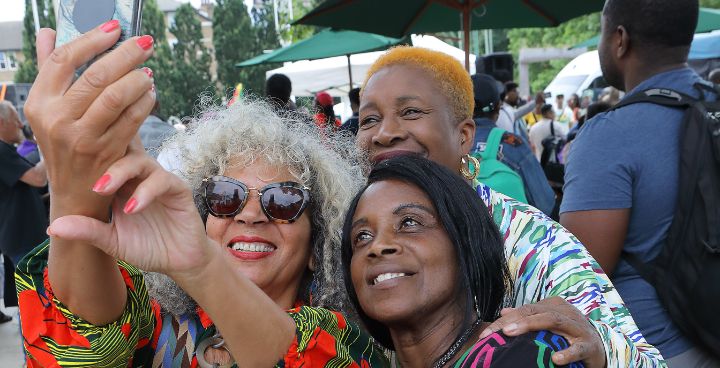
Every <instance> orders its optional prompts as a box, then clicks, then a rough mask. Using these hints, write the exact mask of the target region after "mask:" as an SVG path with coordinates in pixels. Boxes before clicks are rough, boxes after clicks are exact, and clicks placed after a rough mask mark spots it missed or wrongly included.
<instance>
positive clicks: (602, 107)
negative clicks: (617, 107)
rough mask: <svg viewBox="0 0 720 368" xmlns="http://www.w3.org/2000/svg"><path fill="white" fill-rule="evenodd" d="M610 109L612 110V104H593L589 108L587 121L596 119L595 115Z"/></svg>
mask: <svg viewBox="0 0 720 368" xmlns="http://www.w3.org/2000/svg"><path fill="white" fill-rule="evenodd" d="M610 108H612V106H610V104H609V103H607V102H602V101H599V102H595V103H592V104H590V106H588V107H587V112H586V113H585V120H586V121H587V120H590V119H592V118H593V117H595V115H597V114H600V113H603V112H605V111H608V110H610Z"/></svg>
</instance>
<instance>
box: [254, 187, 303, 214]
mask: <svg viewBox="0 0 720 368" xmlns="http://www.w3.org/2000/svg"><path fill="white" fill-rule="evenodd" d="M304 201H305V196H304V195H303V191H302V189H299V188H293V187H277V188H270V189H268V190H266V191H265V192H264V193H263V195H262V205H263V207H264V208H265V211H267V213H268V215H270V216H272V217H273V218H276V219H278V220H290V219H292V218H295V217H297V216H298V215H299V214H300V210H302V208H303V202H304Z"/></svg>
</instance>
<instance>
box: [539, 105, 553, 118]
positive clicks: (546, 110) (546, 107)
mask: <svg viewBox="0 0 720 368" xmlns="http://www.w3.org/2000/svg"><path fill="white" fill-rule="evenodd" d="M550 111H553V105H550V104H545V105H543V106H542V107H541V108H540V113H541V114H543V115H545V114H547V113H549V112H550Z"/></svg>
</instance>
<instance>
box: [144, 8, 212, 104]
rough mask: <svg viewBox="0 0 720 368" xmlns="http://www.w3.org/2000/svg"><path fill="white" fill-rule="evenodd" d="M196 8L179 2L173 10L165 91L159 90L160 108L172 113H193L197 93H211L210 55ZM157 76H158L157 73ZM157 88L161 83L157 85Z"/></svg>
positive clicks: (197, 96) (197, 97)
mask: <svg viewBox="0 0 720 368" xmlns="http://www.w3.org/2000/svg"><path fill="white" fill-rule="evenodd" d="M197 17H198V15H197V12H196V10H195V9H194V8H193V7H192V6H191V5H190V4H183V5H182V6H180V7H179V8H178V9H177V10H176V12H175V24H173V25H172V26H171V27H170V32H171V33H172V34H173V35H174V36H175V38H177V43H175V46H174V47H173V49H172V50H170V60H171V61H172V62H171V66H170V67H169V69H165V70H166V71H167V72H166V73H163V75H162V78H164V79H167V86H168V88H167V90H164V91H162V92H161V94H162V96H161V103H162V109H163V110H162V111H163V112H165V113H166V114H170V115H175V116H180V117H184V116H189V115H192V114H193V110H192V108H193V106H195V105H196V104H197V102H198V99H199V96H201V95H203V94H205V93H207V92H210V93H213V92H214V87H213V84H212V80H211V76H210V54H209V53H208V50H207V49H206V48H205V46H204V45H203V41H202V39H203V35H202V28H201V24H200V21H199V20H198V18H197ZM159 77H160V76H159ZM157 87H158V89H160V88H162V87H163V85H158V86H157Z"/></svg>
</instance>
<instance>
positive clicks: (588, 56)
mask: <svg viewBox="0 0 720 368" xmlns="http://www.w3.org/2000/svg"><path fill="white" fill-rule="evenodd" d="M607 86H608V84H607V82H605V78H603V75H602V70H601V69H600V57H599V56H598V52H597V50H596V51H588V52H586V53H584V54H582V55H580V56H578V57H576V58H575V59H573V60H572V61H571V62H569V63H568V64H567V65H565V67H564V68H562V70H561V71H560V73H558V75H557V76H555V79H553V80H552V82H550V84H549V85H548V86H547V88H545V96H546V98H547V99H548V101H550V98H555V96H557V95H565V100H566V101H567V99H568V98H569V97H570V95H572V94H573V93H575V94H577V95H578V96H582V95H583V92H585V91H586V90H588V89H590V90H593V92H594V94H593V96H592V99H593V100H595V99H596V98H597V97H598V96H599V95H600V92H602V90H603V89H604V88H605V87H607Z"/></svg>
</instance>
